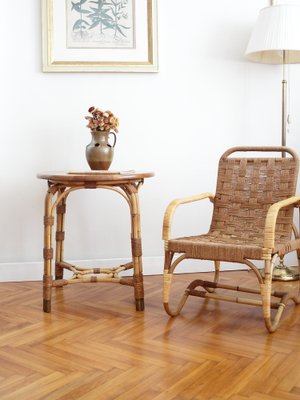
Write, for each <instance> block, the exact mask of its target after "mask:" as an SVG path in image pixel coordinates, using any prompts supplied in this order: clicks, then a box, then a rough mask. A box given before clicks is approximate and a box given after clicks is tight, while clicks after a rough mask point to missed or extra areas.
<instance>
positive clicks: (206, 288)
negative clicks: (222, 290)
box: [204, 261, 220, 293]
mask: <svg viewBox="0 0 300 400" xmlns="http://www.w3.org/2000/svg"><path fill="white" fill-rule="evenodd" d="M214 264H215V276H214V283H218V282H219V275H220V261H214ZM204 289H205V290H206V291H207V292H208V293H214V292H215V290H216V289H215V288H209V287H204Z"/></svg>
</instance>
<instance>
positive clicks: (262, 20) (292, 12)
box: [245, 4, 300, 64]
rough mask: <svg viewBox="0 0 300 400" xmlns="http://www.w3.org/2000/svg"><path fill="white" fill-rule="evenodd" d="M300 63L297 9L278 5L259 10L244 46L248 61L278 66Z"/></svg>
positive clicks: (299, 25)
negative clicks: (248, 39)
mask: <svg viewBox="0 0 300 400" xmlns="http://www.w3.org/2000/svg"><path fill="white" fill-rule="evenodd" d="M283 50H285V62H286V63H287V64H294V63H300V6H299V5H292V4H281V5H276V6H270V7H266V8H263V9H262V10H261V11H260V14H259V17H258V20H257V22H256V24H255V26H254V29H253V32H252V34H251V37H250V41H249V43H248V47H247V50H246V53H245V56H246V58H247V59H248V60H250V61H254V62H258V63H265V64H282V63H283Z"/></svg>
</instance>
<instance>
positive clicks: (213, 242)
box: [168, 232, 300, 262]
mask: <svg viewBox="0 0 300 400" xmlns="http://www.w3.org/2000/svg"><path fill="white" fill-rule="evenodd" d="M299 246H300V240H299V239H296V240H291V241H288V242H287V241H282V242H279V243H277V244H276V246H275V248H274V253H278V254H280V255H284V254H286V253H288V252H290V251H293V250H296V249H297V248H299ZM168 248H169V250H170V251H172V252H175V253H185V254H186V256H187V257H188V258H196V259H203V260H223V261H231V262H242V261H243V260H244V259H251V260H261V259H262V252H263V236H262V235H260V236H257V237H252V238H251V237H250V238H249V236H247V237H243V235H240V236H237V235H229V234H224V233H221V232H211V233H208V234H205V235H198V236H188V237H180V238H176V239H172V240H169V242H168Z"/></svg>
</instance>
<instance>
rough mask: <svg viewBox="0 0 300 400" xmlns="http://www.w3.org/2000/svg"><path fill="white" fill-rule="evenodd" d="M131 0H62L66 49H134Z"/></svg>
mask: <svg viewBox="0 0 300 400" xmlns="http://www.w3.org/2000/svg"><path fill="white" fill-rule="evenodd" d="M134 1H135V0H93V1H92V0H66V11H67V12H66V18H67V47H68V48H134V47H135V40H134V38H135V24H134V17H135V16H134Z"/></svg>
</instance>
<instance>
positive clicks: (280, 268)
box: [259, 258, 299, 282]
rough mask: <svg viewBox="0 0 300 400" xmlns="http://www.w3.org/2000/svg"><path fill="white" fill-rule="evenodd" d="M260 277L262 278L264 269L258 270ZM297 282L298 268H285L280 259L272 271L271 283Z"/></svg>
mask: <svg viewBox="0 0 300 400" xmlns="http://www.w3.org/2000/svg"><path fill="white" fill-rule="evenodd" d="M259 272H260V274H261V276H262V277H264V268H263V269H260V270H259ZM298 280H299V267H298V266H292V267H287V266H286V265H285V264H284V263H283V258H282V259H280V261H279V264H278V265H276V266H275V267H274V269H273V275H272V281H282V282H287V281H298Z"/></svg>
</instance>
